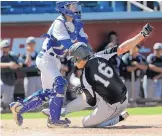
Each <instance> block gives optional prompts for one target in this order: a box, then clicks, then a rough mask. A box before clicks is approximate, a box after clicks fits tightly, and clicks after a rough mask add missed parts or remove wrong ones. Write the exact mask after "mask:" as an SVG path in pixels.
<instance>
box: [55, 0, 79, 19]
mask: <svg viewBox="0 0 162 136" xmlns="http://www.w3.org/2000/svg"><path fill="white" fill-rule="evenodd" d="M71 4H73V6H74V8H75V10H76V11H72V10H70V9H69V7H68V6H69V5H71ZM56 10H57V11H58V12H60V13H62V14H65V15H68V16H71V17H73V18H74V19H81V5H79V2H78V1H57V2H56Z"/></svg>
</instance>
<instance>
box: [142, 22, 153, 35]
mask: <svg viewBox="0 0 162 136" xmlns="http://www.w3.org/2000/svg"><path fill="white" fill-rule="evenodd" d="M152 30H153V27H152V26H151V25H150V24H146V25H145V26H144V27H143V29H142V31H141V34H142V35H143V36H144V37H147V36H149V35H150V33H151V32H152Z"/></svg>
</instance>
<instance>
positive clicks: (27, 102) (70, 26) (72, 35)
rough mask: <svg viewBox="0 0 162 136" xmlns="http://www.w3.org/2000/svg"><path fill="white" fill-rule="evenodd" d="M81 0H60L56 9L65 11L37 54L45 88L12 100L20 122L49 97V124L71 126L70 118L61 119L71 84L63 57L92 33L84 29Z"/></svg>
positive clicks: (56, 21)
mask: <svg viewBox="0 0 162 136" xmlns="http://www.w3.org/2000/svg"><path fill="white" fill-rule="evenodd" d="M80 8H81V7H80V5H79V3H78V2H74V1H71V2H68V1H59V2H56V9H57V10H58V12H60V13H61V15H60V16H59V17H58V18H57V19H56V20H55V21H54V22H53V24H52V25H51V27H50V28H49V30H48V32H47V34H44V35H43V36H44V37H46V39H45V41H44V43H43V46H42V50H41V51H40V53H39V54H38V56H37V58H36V64H37V67H38V68H39V69H40V71H41V80H42V88H43V90H39V91H37V92H36V93H34V94H33V95H31V96H29V97H27V98H26V99H24V100H22V101H18V102H12V103H11V104H10V109H11V111H12V113H13V117H14V120H15V121H16V123H17V125H19V126H20V125H22V123H23V117H22V114H23V113H25V112H28V111H30V110H33V109H35V108H37V107H39V106H41V105H43V104H44V103H45V102H47V101H49V109H50V119H51V122H48V123H47V126H48V127H67V126H68V125H69V123H70V121H69V120H67V119H65V120H60V111H61V107H62V103H63V99H64V94H65V91H66V88H67V81H66V80H65V79H64V78H63V77H62V75H61V74H60V71H59V70H60V68H61V63H60V58H61V57H64V55H65V54H66V53H67V52H68V49H69V48H70V47H71V46H72V45H73V44H74V43H76V42H84V43H86V44H88V37H87V35H86V34H85V33H84V30H83V24H82V22H80V21H79V19H80V18H81V9H80Z"/></svg>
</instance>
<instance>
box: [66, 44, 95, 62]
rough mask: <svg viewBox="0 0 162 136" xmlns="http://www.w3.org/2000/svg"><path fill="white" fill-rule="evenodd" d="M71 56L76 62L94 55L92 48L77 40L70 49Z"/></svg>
mask: <svg viewBox="0 0 162 136" xmlns="http://www.w3.org/2000/svg"><path fill="white" fill-rule="evenodd" d="M69 52H70V56H72V59H71V60H72V61H73V62H74V63H75V62H77V61H78V58H79V60H82V59H88V58H89V57H91V56H92V55H93V52H92V50H91V49H90V48H89V47H88V46H87V45H86V44H85V43H83V42H77V43H75V44H73V45H72V46H71V47H70V49H69Z"/></svg>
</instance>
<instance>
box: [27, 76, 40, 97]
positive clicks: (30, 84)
mask: <svg viewBox="0 0 162 136" xmlns="http://www.w3.org/2000/svg"><path fill="white" fill-rule="evenodd" d="M41 85H42V83H41V78H40V76H35V77H25V78H24V91H25V97H28V96H30V95H32V94H33V93H34V92H36V91H38V90H39V89H41V88H42V87H41Z"/></svg>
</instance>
